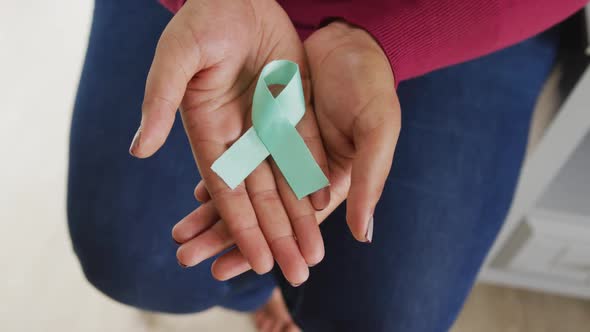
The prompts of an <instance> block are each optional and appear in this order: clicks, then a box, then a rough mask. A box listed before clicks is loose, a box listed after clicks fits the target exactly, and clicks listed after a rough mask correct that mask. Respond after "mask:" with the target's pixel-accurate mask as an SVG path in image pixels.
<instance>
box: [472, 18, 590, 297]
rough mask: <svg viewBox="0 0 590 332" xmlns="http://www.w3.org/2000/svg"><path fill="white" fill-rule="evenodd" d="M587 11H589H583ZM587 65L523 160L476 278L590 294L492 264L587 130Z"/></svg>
mask: <svg viewBox="0 0 590 332" xmlns="http://www.w3.org/2000/svg"><path fill="white" fill-rule="evenodd" d="M586 14H587V15H588V11H586ZM589 95H590V69H586V70H585V72H584V73H583V75H582V77H581V78H580V80H579V81H578V83H577V84H576V86H575V88H574V89H573V91H572V92H571V93H570V95H569V96H568V97H567V99H566V100H565V102H564V104H563V105H562V107H561V108H560V111H559V113H558V114H557V115H556V117H555V119H554V120H553V122H552V123H551V125H550V126H549V128H548V129H547V130H546V131H545V133H544V135H543V137H542V139H541V141H540V142H539V144H538V145H537V146H536V147H535V149H534V151H532V152H531V154H530V155H529V156H528V157H527V159H526V160H525V162H524V165H523V168H522V171H521V176H520V179H519V181H518V185H517V189H516V193H515V196H514V201H513V203H512V207H511V209H510V212H509V214H508V217H507V218H506V221H505V224H504V226H503V228H502V230H501V232H500V234H499V235H498V237H497V239H496V241H495V243H494V245H493V247H492V249H491V250H490V252H489V254H488V256H487V258H486V261H485V264H484V266H483V267H482V270H481V271H480V275H479V280H481V281H484V282H490V283H497V284H503V285H509V286H513V287H523V288H529V289H537V290H542V291H545V292H559V293H561V294H569V295H572V296H578V297H579V296H583V297H590V290H589V291H587V292H583V293H580V288H579V287H570V286H568V285H565V284H562V283H559V282H551V281H548V280H546V279H544V278H539V277H537V276H535V275H518V274H515V273H514V272H513V271H509V270H503V269H502V266H495V264H494V259H495V258H496V257H497V256H498V254H499V253H500V250H501V249H502V248H504V247H505V246H507V245H509V243H508V241H509V239H510V236H511V235H512V234H513V232H514V231H515V230H516V228H517V227H518V225H520V224H521V223H522V222H524V220H525V217H526V215H527V213H529V212H531V211H532V210H533V209H534V205H535V203H536V201H537V199H539V197H540V196H541V195H542V194H543V192H544V191H545V189H546V188H547V186H548V185H549V184H550V182H551V181H552V180H553V179H554V177H555V176H556V175H557V173H558V171H559V170H560V169H561V167H562V166H563V165H564V164H565V162H566V161H567V160H568V159H569V157H570V156H571V154H572V152H573V151H574V150H575V149H576V148H577V147H578V144H580V142H581V141H582V140H583V138H584V137H585V135H586V134H587V133H588V132H589V131H590V102H589V101H590V97H589Z"/></svg>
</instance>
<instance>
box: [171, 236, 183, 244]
mask: <svg viewBox="0 0 590 332" xmlns="http://www.w3.org/2000/svg"><path fill="white" fill-rule="evenodd" d="M172 241H174V243H176V244H178V245H182V243H180V242H178V241H176V239H175V238H172Z"/></svg>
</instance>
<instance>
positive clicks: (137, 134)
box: [129, 126, 141, 157]
mask: <svg viewBox="0 0 590 332" xmlns="http://www.w3.org/2000/svg"><path fill="white" fill-rule="evenodd" d="M140 138H141V126H140V127H139V128H138V129H137V132H135V136H133V140H132V141H131V146H130V147H129V154H130V155H132V156H134V157H135V150H137V148H138V147H139V139H140Z"/></svg>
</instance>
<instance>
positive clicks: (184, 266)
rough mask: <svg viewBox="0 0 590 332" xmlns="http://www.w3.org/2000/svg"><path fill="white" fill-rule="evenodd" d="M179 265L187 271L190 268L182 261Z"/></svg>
mask: <svg viewBox="0 0 590 332" xmlns="http://www.w3.org/2000/svg"><path fill="white" fill-rule="evenodd" d="M178 265H180V266H181V267H182V268H184V269H186V268H187V267H188V266H187V265H184V264H182V263H181V262H180V261H178Z"/></svg>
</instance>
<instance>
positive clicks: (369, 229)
mask: <svg viewBox="0 0 590 332" xmlns="http://www.w3.org/2000/svg"><path fill="white" fill-rule="evenodd" d="M365 238H366V239H367V243H371V242H373V216H371V219H369V224H368V225H367V233H365Z"/></svg>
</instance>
